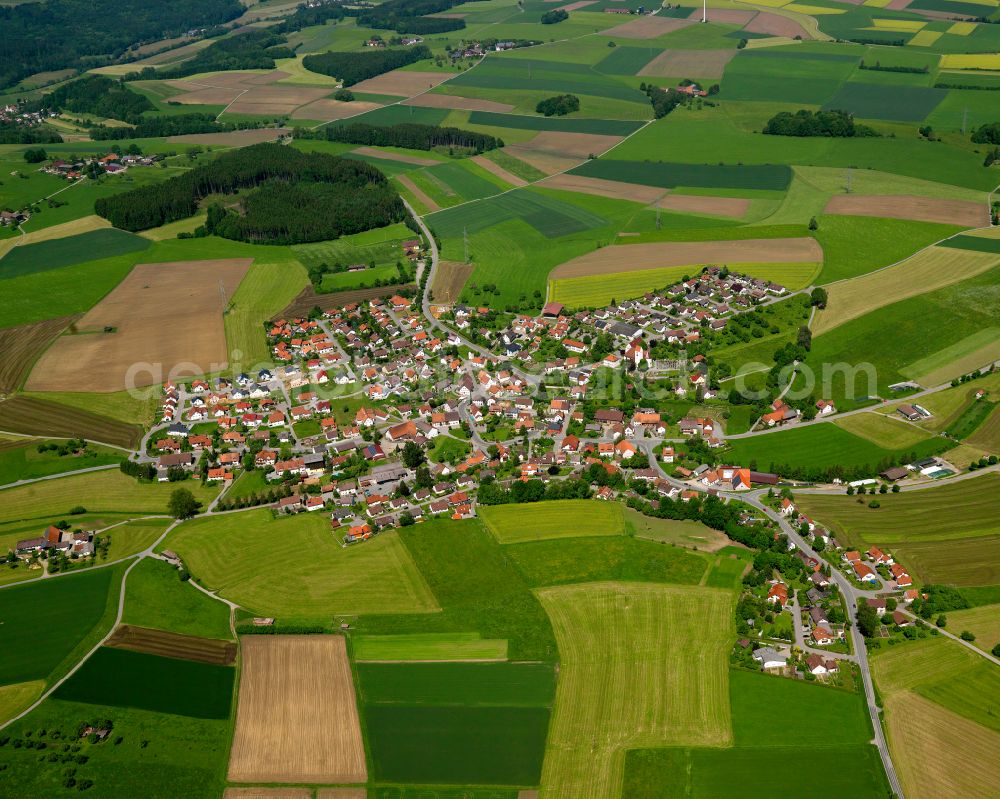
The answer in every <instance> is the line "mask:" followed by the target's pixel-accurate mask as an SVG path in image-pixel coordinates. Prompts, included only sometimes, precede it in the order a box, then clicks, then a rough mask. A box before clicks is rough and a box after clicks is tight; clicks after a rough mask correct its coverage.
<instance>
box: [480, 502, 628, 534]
mask: <svg viewBox="0 0 1000 799" xmlns="http://www.w3.org/2000/svg"><path fill="white" fill-rule="evenodd" d="M479 516H480V518H481V519H482V520H483V524H485V525H486V528H487V529H488V530H489V531H490V532H491V533H493V535H495V536H496V539H497V541H499V542H500V543H501V544H520V543H524V542H527V541H541V540H545V539H549V538H579V537H584V536H591V535H621V534H622V533H624V532H625V528H624V522H623V519H622V508H621V505H619V504H618V503H616V502H597V501H596V500H586V499H581V500H559V501H552V502H537V503H535V504H533V505H532V506H531V512H530V513H525V511H524V508H522V507H521V506H519V505H492V506H485V507H483V508H482V509H481V510H480V513H479Z"/></svg>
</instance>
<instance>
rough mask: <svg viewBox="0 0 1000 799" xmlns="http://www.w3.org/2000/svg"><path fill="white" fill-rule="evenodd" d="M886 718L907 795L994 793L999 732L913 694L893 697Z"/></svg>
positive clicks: (926, 798)
mask: <svg viewBox="0 0 1000 799" xmlns="http://www.w3.org/2000/svg"><path fill="white" fill-rule="evenodd" d="M885 714H886V720H887V722H888V727H889V743H890V748H891V750H892V757H893V760H894V761H895V763H896V767H897V768H898V770H899V776H900V780H901V781H902V783H903V789H904V790H905V791H906V795H907V797H910V799H940V797H944V796H970V797H971V796H993V795H995V792H996V786H997V784H998V782H1000V734H998V733H996V732H994V731H993V730H990V729H988V728H986V727H984V726H982V725H980V724H976V723H975V722H973V721H970V720H969V719H966V718H963V717H962V716H959V715H958V714H956V713H952V712H950V711H949V710H946V709H945V708H943V707H941V706H940V705H938V704H935V703H934V702H931V701H929V700H927V699H924V698H923V697H921V696H918V695H917V694H915V693H912V692H910V691H903V692H901V693H899V694H895V695H893V696H891V697H889V699H888V700H887V701H886V709H885Z"/></svg>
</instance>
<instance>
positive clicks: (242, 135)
mask: <svg viewBox="0 0 1000 799" xmlns="http://www.w3.org/2000/svg"><path fill="white" fill-rule="evenodd" d="M291 133H292V131H291V130H290V129H289V128H254V129H251V130H233V131H230V132H229V133H185V134H184V135H182V136H167V139H166V140H167V141H170V142H183V143H184V144H211V145H217V146H221V147H246V146H247V145H248V144H257V143H259V142H262V141H276V140H277V139H280V138H281V137H282V136H289V135H291Z"/></svg>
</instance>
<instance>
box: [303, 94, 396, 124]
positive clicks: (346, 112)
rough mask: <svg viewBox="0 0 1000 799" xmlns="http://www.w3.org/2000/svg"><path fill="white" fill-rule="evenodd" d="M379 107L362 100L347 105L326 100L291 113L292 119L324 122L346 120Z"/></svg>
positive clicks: (337, 101)
mask: <svg viewBox="0 0 1000 799" xmlns="http://www.w3.org/2000/svg"><path fill="white" fill-rule="evenodd" d="M381 107H382V105H381V104H380V103H368V102H365V101H364V100H352V101H351V102H349V103H344V102H341V101H340V100H330V99H328V98H327V99H322V100H313V101H312V102H311V103H306V104H305V105H302V106H299V107H298V108H296V109H295V111H293V112H292V119H320V120H323V121H324V122H325V121H327V120H334V119H347V118H348V117H353V116H357V115H358V114H364V113H365V112H366V111H374V110H375V109H376V108H381Z"/></svg>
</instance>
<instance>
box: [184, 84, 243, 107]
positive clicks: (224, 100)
mask: <svg viewBox="0 0 1000 799" xmlns="http://www.w3.org/2000/svg"><path fill="white" fill-rule="evenodd" d="M242 91H243V90H242V89H237V88H235V87H228V88H227V87H225V86H208V87H206V88H204V89H198V90H197V91H192V92H185V93H184V94H178V95H177V96H176V97H171V98H170V101H171V102H174V103H180V104H181V105H229V104H230V103H231V102H232V101H233V100H235V99H236V98H237V97H239V96H240V92H242Z"/></svg>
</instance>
